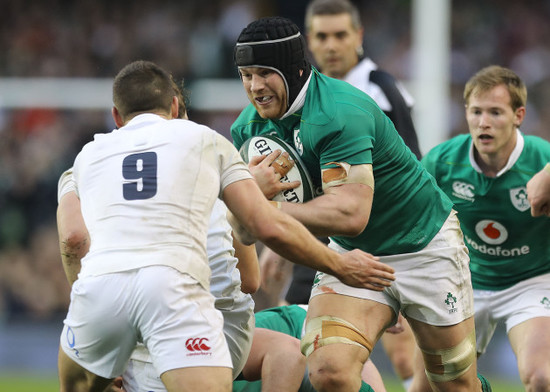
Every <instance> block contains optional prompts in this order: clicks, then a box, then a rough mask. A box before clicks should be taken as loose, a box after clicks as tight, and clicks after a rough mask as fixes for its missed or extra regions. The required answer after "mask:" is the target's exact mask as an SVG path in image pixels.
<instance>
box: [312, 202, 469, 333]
mask: <svg viewBox="0 0 550 392" xmlns="http://www.w3.org/2000/svg"><path fill="white" fill-rule="evenodd" d="M329 247H330V248H332V249H334V250H335V251H337V252H339V253H345V252H347V250H345V249H343V248H342V247H340V246H339V245H337V244H336V243H335V242H332V241H331V242H330V244H329ZM380 262H382V263H385V264H388V265H390V266H391V267H393V268H394V269H395V277H396V279H395V281H394V282H392V285H391V287H389V288H386V289H384V291H374V290H368V289H360V288H355V287H350V286H347V285H345V284H343V283H342V282H340V281H339V280H338V279H337V278H335V277H334V276H331V275H328V274H325V273H321V272H318V273H317V276H316V278H315V281H314V284H313V289H312V291H311V297H314V296H316V295H322V294H326V292H331V293H337V294H342V295H348V296H352V297H356V298H363V299H368V300H372V301H376V302H379V303H382V304H385V305H388V306H390V307H391V308H392V309H393V310H394V312H395V318H394V322H396V321H397V315H398V313H399V311H401V312H402V313H403V314H404V315H406V316H407V317H411V318H412V319H415V320H418V321H421V322H424V323H427V324H430V325H435V326H447V325H454V324H458V323H460V322H461V321H463V320H465V319H467V318H469V317H471V316H473V313H474V308H473V290H472V282H471V278H470V270H469V266H468V264H469V262H470V258H469V256H468V249H467V248H466V245H465V244H464V238H463V235H462V230H461V229H460V224H459V222H458V219H457V217H456V212H455V211H452V212H451V214H450V215H449V217H448V218H447V220H446V221H445V223H444V224H443V226H442V227H441V230H440V231H439V232H438V233H437V234H436V236H435V237H434V238H433V239H432V241H431V242H430V243H429V244H428V245H427V246H426V247H425V248H424V249H422V250H421V251H419V252H414V253H405V254H400V255H391V256H381V257H380ZM323 287H326V288H328V289H329V290H326V291H325V290H323V289H322V288H323Z"/></svg>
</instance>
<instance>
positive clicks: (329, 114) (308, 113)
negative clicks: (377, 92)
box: [302, 70, 381, 130]
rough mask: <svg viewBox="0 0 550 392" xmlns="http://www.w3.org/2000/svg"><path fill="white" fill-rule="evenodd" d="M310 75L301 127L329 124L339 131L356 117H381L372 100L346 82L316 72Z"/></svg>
mask: <svg viewBox="0 0 550 392" xmlns="http://www.w3.org/2000/svg"><path fill="white" fill-rule="evenodd" d="M312 75H313V76H312V80H311V82H310V85H309V87H308V91H307V95H306V100H305V104H304V109H303V116H302V124H305V125H307V126H312V127H325V126H327V125H331V124H332V125H335V126H336V127H337V128H338V127H340V126H341V125H343V124H346V123H348V122H349V120H350V119H351V118H357V115H358V113H363V114H364V113H365V112H370V113H371V114H372V113H377V112H380V113H381V111H380V109H379V108H378V106H377V105H376V103H375V102H374V101H373V100H372V98H371V97H369V96H368V95H367V94H366V93H365V92H363V91H361V90H360V89H358V88H356V87H354V86H352V85H351V84H349V83H348V82H345V81H343V80H338V79H334V78H331V77H328V76H326V75H323V74H321V73H319V72H318V71H316V70H314V72H312ZM380 113H379V114H380ZM340 129H341V127H340ZM325 130H326V129H325Z"/></svg>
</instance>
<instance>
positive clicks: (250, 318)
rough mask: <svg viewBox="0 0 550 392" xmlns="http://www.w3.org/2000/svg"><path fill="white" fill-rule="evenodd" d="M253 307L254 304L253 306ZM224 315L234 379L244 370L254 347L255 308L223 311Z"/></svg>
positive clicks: (224, 326)
mask: <svg viewBox="0 0 550 392" xmlns="http://www.w3.org/2000/svg"><path fill="white" fill-rule="evenodd" d="M252 305H253V304H252ZM221 312H222V314H223V333H224V335H225V339H226V341H227V346H228V348H229V353H230V354H231V362H232V363H233V378H234V379H235V378H236V377H237V376H238V375H239V374H240V373H241V371H242V370H243V367H244V366H245V363H246V360H247V357H248V355H249V353H250V350H251V347H252V339H253V336H254V330H255V326H254V309H253V306H250V307H246V306H243V307H241V308H238V307H236V308H234V309H231V310H224V309H222V310H221Z"/></svg>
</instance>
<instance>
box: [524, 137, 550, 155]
mask: <svg viewBox="0 0 550 392" xmlns="http://www.w3.org/2000/svg"><path fill="white" fill-rule="evenodd" d="M522 136H523V140H524V145H525V146H526V147H528V148H530V149H533V150H540V151H543V152H550V142H549V141H548V140H546V139H543V138H542V137H539V136H536V135H525V134H522Z"/></svg>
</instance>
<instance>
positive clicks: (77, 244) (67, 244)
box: [60, 229, 90, 253]
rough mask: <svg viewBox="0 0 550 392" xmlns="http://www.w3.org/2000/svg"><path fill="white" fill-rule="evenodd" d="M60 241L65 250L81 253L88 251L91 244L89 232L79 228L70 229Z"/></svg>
mask: <svg viewBox="0 0 550 392" xmlns="http://www.w3.org/2000/svg"><path fill="white" fill-rule="evenodd" d="M60 242H61V245H62V247H63V248H64V249H65V250H67V251H73V252H79V253H80V252H84V253H86V252H87V251H88V248H89V246H90V242H89V237H88V232H87V231H85V230H79V229H74V230H69V231H67V232H66V233H64V234H63V236H62V237H61V239H60Z"/></svg>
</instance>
